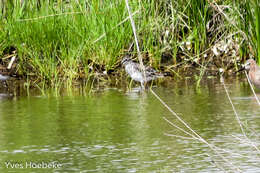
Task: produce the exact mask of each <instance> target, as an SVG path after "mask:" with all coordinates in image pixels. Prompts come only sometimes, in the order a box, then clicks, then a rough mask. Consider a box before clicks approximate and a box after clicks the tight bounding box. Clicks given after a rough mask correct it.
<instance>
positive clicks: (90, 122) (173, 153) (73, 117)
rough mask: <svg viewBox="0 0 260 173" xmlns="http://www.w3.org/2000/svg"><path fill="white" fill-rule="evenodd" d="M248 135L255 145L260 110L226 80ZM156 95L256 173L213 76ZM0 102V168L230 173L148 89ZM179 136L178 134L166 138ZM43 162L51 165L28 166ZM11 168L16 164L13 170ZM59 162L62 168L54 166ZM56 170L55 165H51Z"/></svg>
mask: <svg viewBox="0 0 260 173" xmlns="http://www.w3.org/2000/svg"><path fill="white" fill-rule="evenodd" d="M226 85H227V87H228V90H229V92H230V95H231V98H232V101H233V103H234V105H235V107H236V109H237V112H238V114H239V116H240V118H241V121H242V122H243V123H245V124H246V126H247V127H249V128H250V129H249V130H248V129H247V130H246V133H247V134H248V135H249V136H250V139H252V141H254V142H255V143H256V145H258V143H257V141H258V139H259V136H258V134H259V131H260V128H259V124H260V118H259V117H260V112H259V106H258V105H257V103H256V102H255V100H254V99H253V98H252V94H251V92H250V88H249V86H248V85H247V84H246V82H244V81H242V82H241V81H239V80H236V79H232V80H230V81H227V82H226ZM153 90H154V91H155V92H156V93H157V94H158V95H159V96H160V97H161V98H162V99H163V100H164V101H165V102H166V103H167V104H168V105H169V106H170V107H171V108H172V109H173V110H174V111H175V112H177V113H178V115H179V116H180V117H181V118H182V119H183V120H184V121H185V122H187V123H188V124H189V125H190V127H191V128H192V129H194V130H195V131H196V132H197V133H199V134H200V135H201V136H202V137H203V138H204V139H206V140H207V141H208V142H210V143H211V144H213V145H215V146H217V147H219V149H220V150H219V152H220V153H221V154H222V155H223V156H224V157H226V158H227V159H228V160H229V161H230V162H231V163H233V164H234V165H236V166H237V167H239V169H241V170H242V171H243V172H257V171H260V168H259V165H260V164H259V163H260V160H259V155H258V154H259V153H257V152H255V150H254V148H252V146H251V145H250V144H248V143H246V142H245V140H243V136H242V133H241V130H240V126H239V124H238V123H237V120H236V118H235V116H234V112H233V110H232V107H231V106H230V104H229V101H228V99H227V96H226V94H225V91H224V89H223V86H222V84H221V83H220V82H219V80H218V79H208V80H205V81H202V83H201V86H200V87H196V84H194V83H193V82H189V81H188V80H185V81H177V82H170V83H169V84H167V87H164V86H158V87H153ZM14 98H16V99H1V98H0V102H1V104H0V141H1V142H0V171H1V172H8V171H14V172H15V171H17V170H19V172H28V170H29V171H40V172H46V170H47V171H56V172H80V171H83V172H152V171H154V172H221V171H222V169H224V170H226V171H229V170H232V168H230V165H228V164H227V163H226V162H224V161H223V160H222V159H221V158H219V157H218V156H217V155H216V153H214V152H213V151H212V150H210V149H209V148H208V146H207V145H205V144H203V143H200V142H198V141H197V140H194V139H190V138H183V137H189V136H187V135H186V134H184V133H183V132H180V131H179V130H178V129H176V128H174V127H172V126H171V125H170V124H169V123H167V122H166V121H165V120H164V119H163V117H165V118H167V119H169V120H170V121H171V122H173V123H174V124H176V125H178V126H180V127H181V128H184V127H183V126H182V125H181V124H180V123H179V122H178V121H177V120H176V118H175V117H173V116H172V115H171V114H170V113H169V112H168V111H167V109H166V108H164V107H163V106H162V105H161V104H160V102H159V101H158V100H157V99H156V98H155V97H154V96H153V95H152V94H151V93H150V92H149V91H146V92H140V91H139V89H138V88H137V89H136V88H133V89H132V90H126V91H125V90H122V89H116V88H115V89H112V88H110V89H104V90H103V91H99V92H92V93H91V94H88V95H84V94H81V92H80V91H79V92H78V93H76V94H74V95H66V94H64V95H61V96H58V97H57V96H53V95H43V96H34V95H32V96H27V97H24V96H20V97H14ZM167 134H170V135H176V136H179V137H176V136H175V137H172V136H168V135H167ZM44 163H48V164H51V166H52V167H51V168H32V167H30V164H35V165H37V164H38V165H40V164H44ZM15 164H17V166H16V168H13V167H15ZM58 164H61V167H57V165H58ZM55 166H56V167H55Z"/></svg>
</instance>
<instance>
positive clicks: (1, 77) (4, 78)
mask: <svg viewBox="0 0 260 173" xmlns="http://www.w3.org/2000/svg"><path fill="white" fill-rule="evenodd" d="M9 78H10V76H4V75H2V74H0V81H6V80H7V79H9Z"/></svg>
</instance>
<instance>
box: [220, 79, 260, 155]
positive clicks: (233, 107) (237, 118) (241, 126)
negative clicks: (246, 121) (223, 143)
mask: <svg viewBox="0 0 260 173" xmlns="http://www.w3.org/2000/svg"><path fill="white" fill-rule="evenodd" d="M221 78H222V80H221V82H222V84H223V87H224V89H225V92H226V94H227V97H228V100H229V102H230V104H231V106H232V109H233V111H234V113H235V116H236V120H237V122H238V124H239V126H240V129H241V131H242V133H243V135H244V137H245V139H246V140H247V141H248V143H250V144H251V146H253V147H254V148H255V149H256V151H257V152H260V151H259V149H258V148H257V146H256V145H255V144H254V143H253V142H252V141H251V140H250V139H249V138H248V137H247V135H246V133H245V131H244V128H243V124H242V123H241V121H240V118H239V116H238V113H237V111H236V108H235V106H234V104H233V102H232V100H231V98H230V95H229V93H228V90H227V87H226V84H225V81H224V78H223V77H222V76H221Z"/></svg>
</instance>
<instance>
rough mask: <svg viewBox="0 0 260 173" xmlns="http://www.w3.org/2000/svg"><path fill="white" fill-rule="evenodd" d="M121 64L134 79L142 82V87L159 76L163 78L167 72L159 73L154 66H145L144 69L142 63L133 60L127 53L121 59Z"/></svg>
mask: <svg viewBox="0 0 260 173" xmlns="http://www.w3.org/2000/svg"><path fill="white" fill-rule="evenodd" d="M121 64H122V65H123V66H124V67H125V71H126V72H127V73H128V74H129V76H130V77H131V79H132V80H134V81H137V82H140V83H141V87H142V89H144V88H145V87H144V86H145V84H146V83H147V82H149V81H152V80H154V79H157V78H162V77H164V76H165V74H162V73H159V72H157V71H156V70H154V69H153V68H152V67H149V66H146V67H144V71H143V70H142V67H141V65H140V64H138V63H136V62H133V60H132V59H131V58H130V57H129V56H128V55H127V56H125V57H124V58H123V60H122V61H121Z"/></svg>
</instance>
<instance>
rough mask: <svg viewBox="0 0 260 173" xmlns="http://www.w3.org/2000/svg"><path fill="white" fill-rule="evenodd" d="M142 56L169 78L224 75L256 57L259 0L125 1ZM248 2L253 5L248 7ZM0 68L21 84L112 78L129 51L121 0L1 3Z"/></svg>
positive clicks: (51, 84)
mask: <svg viewBox="0 0 260 173" xmlns="http://www.w3.org/2000/svg"><path fill="white" fill-rule="evenodd" d="M130 6H131V8H132V12H133V17H134V20H135V22H136V26H137V32H138V37H139V42H140V43H139V44H140V49H141V52H142V58H143V61H144V62H145V64H146V65H151V66H152V67H154V68H155V69H156V70H158V71H161V72H168V73H170V74H171V76H172V77H173V78H184V77H185V76H189V77H194V78H197V80H200V79H201V78H202V77H203V76H205V75H206V76H212V75H213V76H214V75H218V71H219V69H220V68H221V69H223V70H224V72H225V74H227V75H231V74H232V72H233V71H235V70H237V69H238V67H239V66H240V64H241V63H243V62H244V60H245V59H247V58H249V57H257V56H258V49H257V45H258V40H260V39H259V38H258V35H257V33H259V32H258V30H259V28H258V27H257V26H258V23H257V20H256V19H257V16H258V15H259V14H258V11H257V9H259V5H255V6H254V2H240V1H238V2H236V3H233V2H232V3H231V2H229V1H221V2H218V3H216V2H208V1H199V0H191V1H187V2H186V1H174V2H172V1H164V2H157V1H142V2H139V1H132V2H131V4H130ZM252 7H253V8H252ZM1 9H2V11H1V13H0V17H1V18H2V19H3V20H1V21H0V43H1V44H0V57H1V61H0V71H1V74H7V75H10V76H12V77H13V78H16V79H20V80H23V81H26V82H25V83H26V85H25V86H29V87H40V88H45V87H47V86H48V87H58V88H59V87H60V88H61V87H63V86H65V87H71V86H73V85H78V83H83V84H84V85H92V83H93V82H95V81H99V82H102V81H106V82H105V83H110V82H111V83H112V84H113V85H114V84H119V82H118V81H120V80H118V79H117V78H119V79H125V77H126V75H125V74H124V70H123V68H122V67H121V65H120V61H121V59H122V58H123V56H124V55H126V54H131V55H132V58H136V56H137V51H136V48H135V46H133V43H134V38H133V34H132V28H131V25H130V22H129V16H128V13H127V10H126V7H125V3H124V1H120V2H110V1H91V2H85V1H75V2H74V1H66V2H65V1H51V2H49V1H38V2H37V3H36V2H29V1H14V2H5V1H3V2H1Z"/></svg>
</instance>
